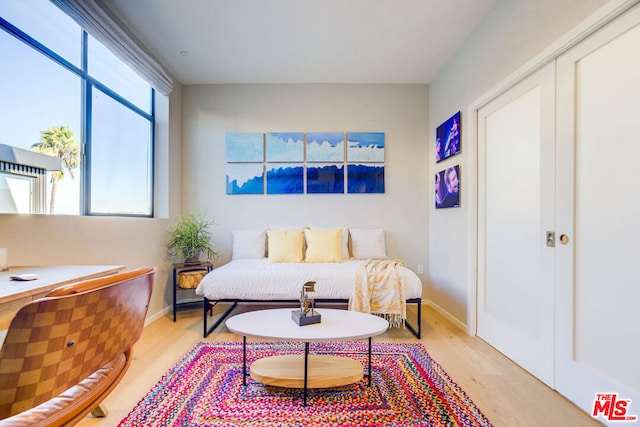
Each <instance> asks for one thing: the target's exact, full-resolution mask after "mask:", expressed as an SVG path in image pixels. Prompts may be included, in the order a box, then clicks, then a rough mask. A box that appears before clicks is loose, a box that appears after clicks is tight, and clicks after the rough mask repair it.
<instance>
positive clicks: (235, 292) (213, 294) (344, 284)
mask: <svg viewBox="0 0 640 427" xmlns="http://www.w3.org/2000/svg"><path fill="white" fill-rule="evenodd" d="M362 263H364V261H362V260H345V261H344V262H335V263H270V262H268V261H267V259H266V258H262V259H237V260H233V261H231V262H229V263H228V264H225V265H223V266H221V267H217V268H215V269H213V271H211V272H210V273H209V274H207V275H206V276H205V277H204V279H202V281H201V282H200V284H199V285H198V287H197V289H196V294H198V295H204V296H205V297H207V298H208V299H210V300H221V299H242V300H259V301H269V300H278V299H281V300H297V299H298V298H300V290H301V289H302V285H303V284H304V283H306V282H309V281H314V282H316V285H315V293H314V294H313V298H315V299H325V298H326V299H349V298H351V293H352V291H353V284H354V282H355V277H356V270H357V269H358V266H360V265H361V264H362ZM400 271H401V274H403V275H404V279H405V280H404V282H405V286H406V290H405V296H406V298H407V299H413V298H421V297H422V282H421V281H420V278H419V277H418V276H417V275H416V274H415V273H414V272H413V271H411V270H409V269H408V268H406V267H400Z"/></svg>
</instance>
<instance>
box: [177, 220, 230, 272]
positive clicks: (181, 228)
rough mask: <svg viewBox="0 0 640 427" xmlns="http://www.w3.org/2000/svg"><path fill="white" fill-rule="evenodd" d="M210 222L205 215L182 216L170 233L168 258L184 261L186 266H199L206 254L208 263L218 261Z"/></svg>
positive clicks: (211, 222)
mask: <svg viewBox="0 0 640 427" xmlns="http://www.w3.org/2000/svg"><path fill="white" fill-rule="evenodd" d="M212 224H213V221H209V220H207V219H206V218H205V216H204V215H203V214H200V215H198V216H196V215H194V214H187V215H181V216H180V217H179V218H178V223H177V224H176V226H175V228H174V229H173V230H170V231H169V243H168V244H167V257H168V258H169V259H180V258H183V259H184V263H185V264H198V263H199V262H200V255H201V254H204V255H205V256H206V259H207V261H209V260H212V259H216V258H217V257H218V252H216V251H215V250H214V249H213V244H212V242H211V231H210V229H209V228H210V227H211V225H212Z"/></svg>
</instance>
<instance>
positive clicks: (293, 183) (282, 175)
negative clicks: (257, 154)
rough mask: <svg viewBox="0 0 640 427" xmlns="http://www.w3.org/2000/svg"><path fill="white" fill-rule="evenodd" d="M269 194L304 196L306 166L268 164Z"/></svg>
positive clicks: (300, 164)
mask: <svg viewBox="0 0 640 427" xmlns="http://www.w3.org/2000/svg"><path fill="white" fill-rule="evenodd" d="M266 176H267V194H303V193H304V166H303V165H302V163H299V164H283V163H275V164H268V165H267V169H266Z"/></svg>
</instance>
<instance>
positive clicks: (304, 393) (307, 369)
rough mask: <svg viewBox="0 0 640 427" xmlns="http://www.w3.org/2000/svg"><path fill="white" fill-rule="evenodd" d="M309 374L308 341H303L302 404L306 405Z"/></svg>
mask: <svg viewBox="0 0 640 427" xmlns="http://www.w3.org/2000/svg"><path fill="white" fill-rule="evenodd" d="M308 374H309V343H308V342H306V343H304V392H303V401H302V406H307V379H308Z"/></svg>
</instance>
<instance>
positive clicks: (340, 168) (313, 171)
mask: <svg viewBox="0 0 640 427" xmlns="http://www.w3.org/2000/svg"><path fill="white" fill-rule="evenodd" d="M307 193H308V194H309V193H311V194H317V193H344V164H343V163H334V164H308V165H307Z"/></svg>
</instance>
